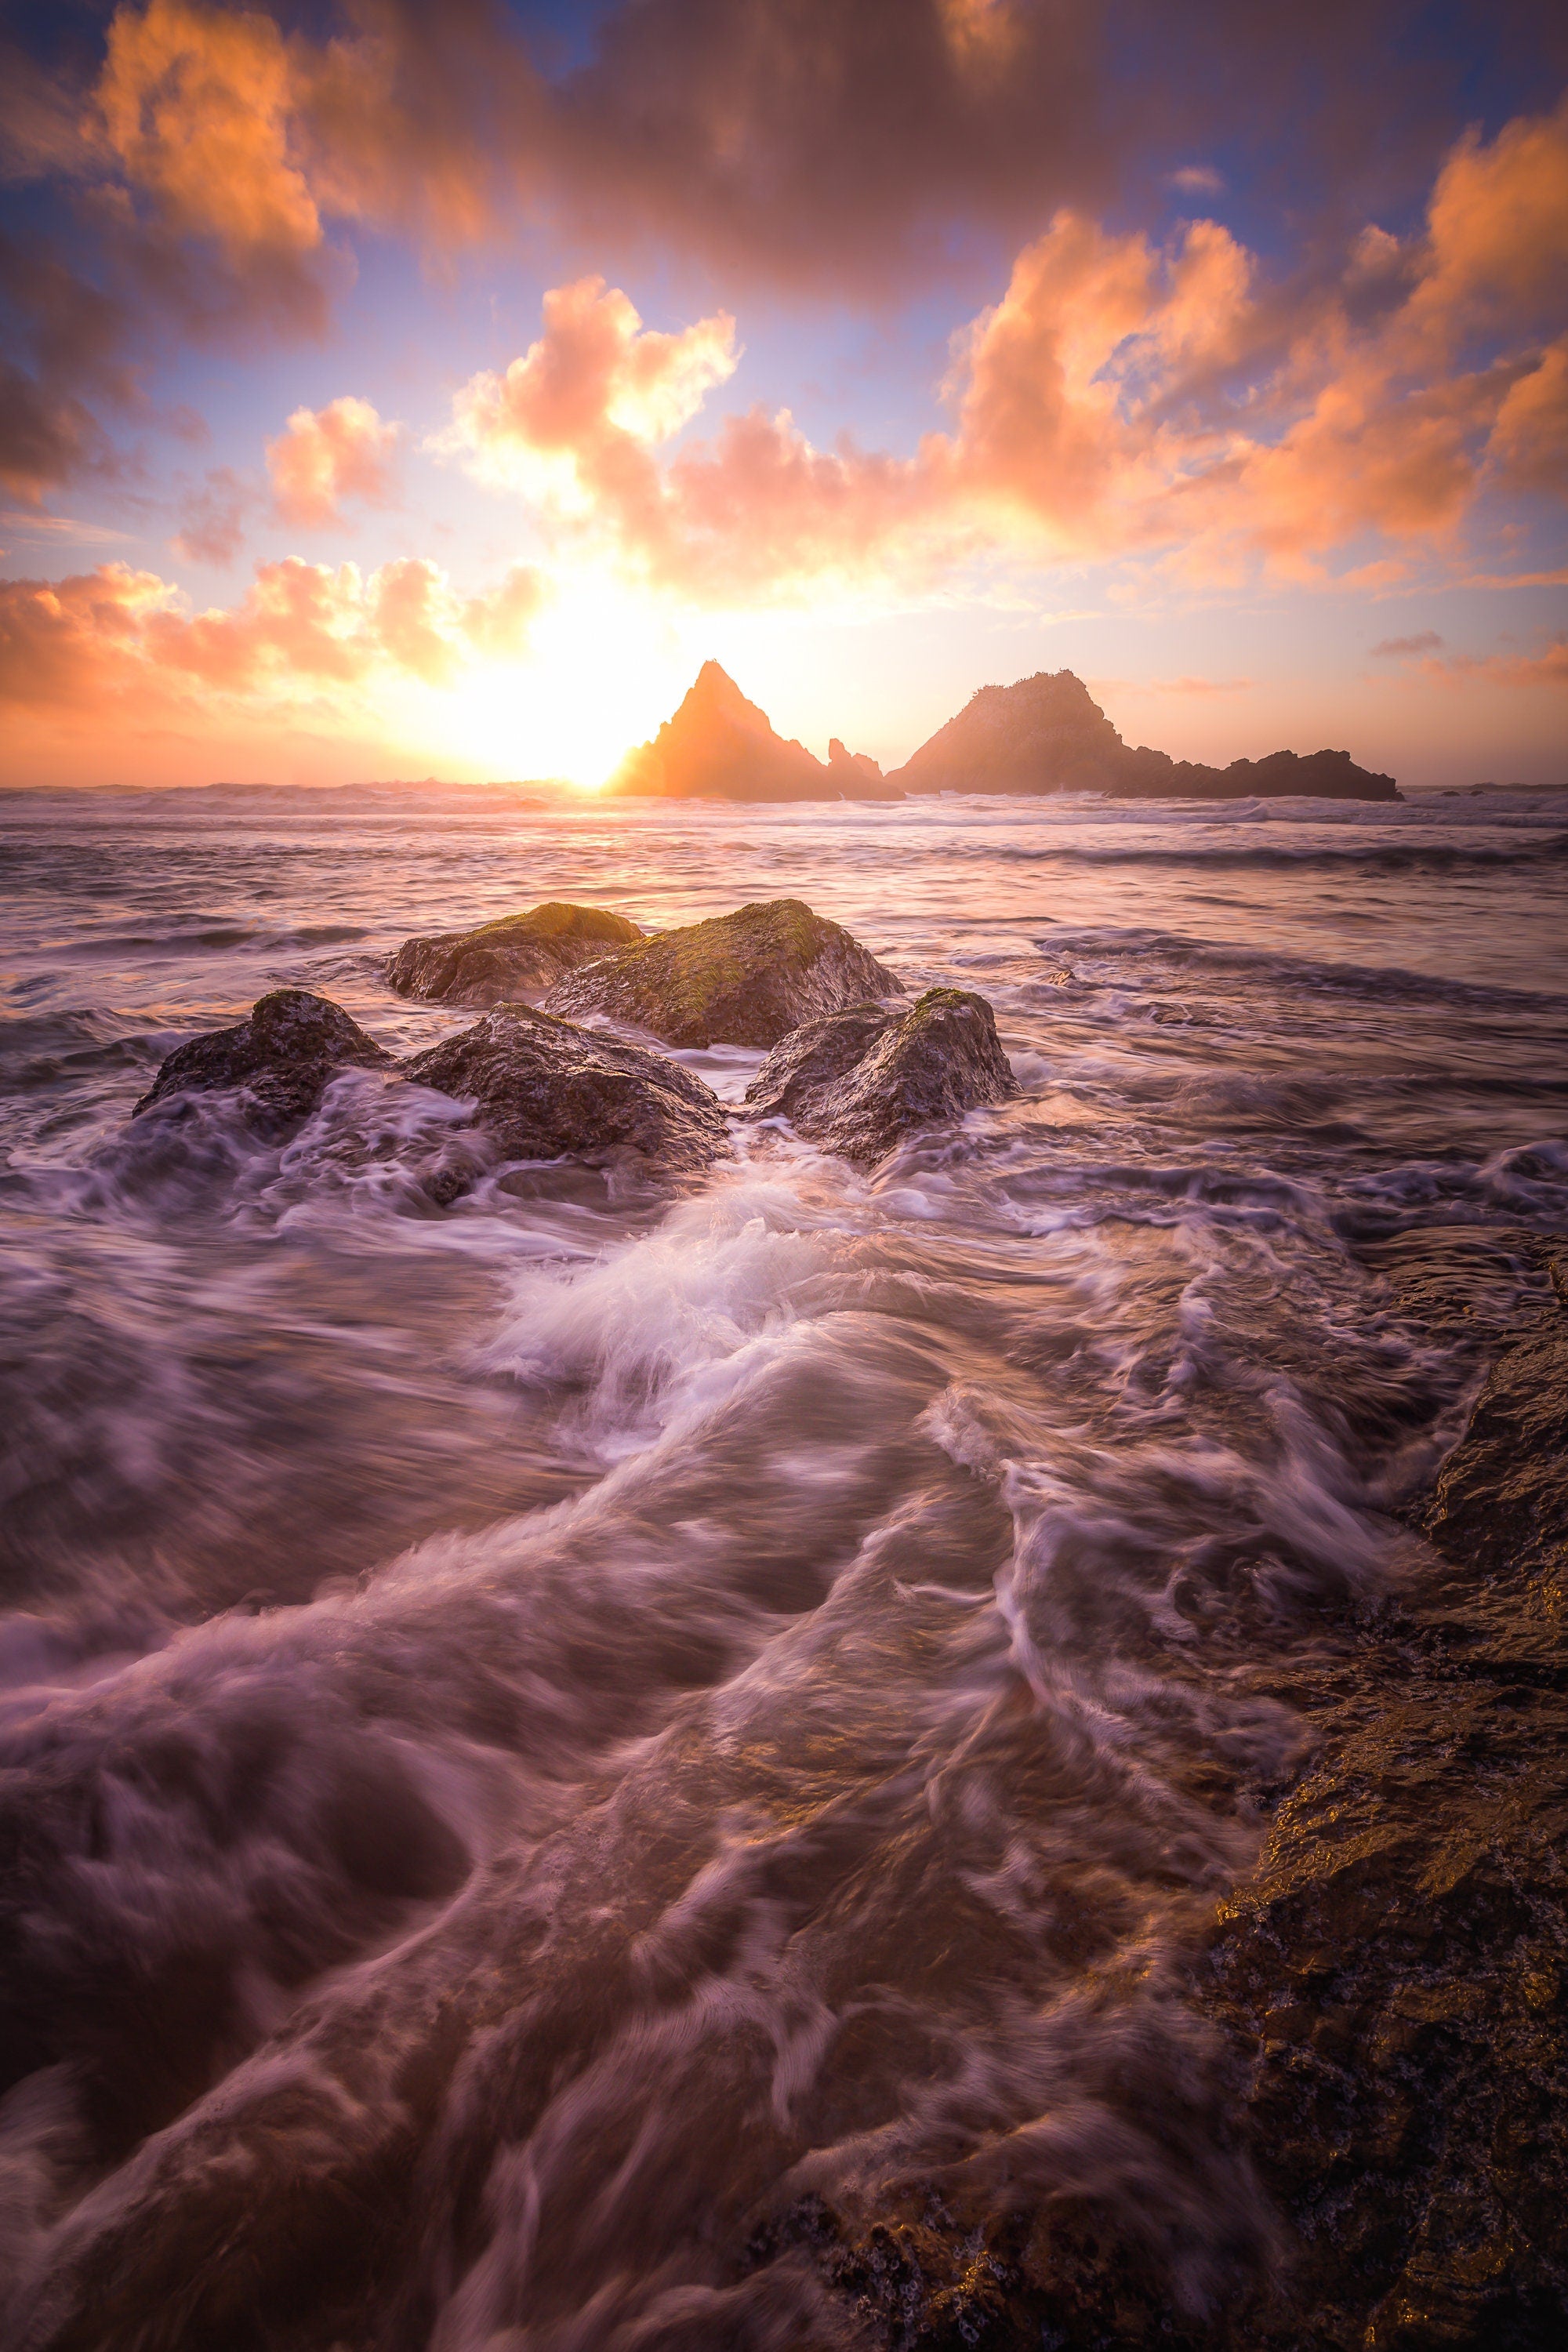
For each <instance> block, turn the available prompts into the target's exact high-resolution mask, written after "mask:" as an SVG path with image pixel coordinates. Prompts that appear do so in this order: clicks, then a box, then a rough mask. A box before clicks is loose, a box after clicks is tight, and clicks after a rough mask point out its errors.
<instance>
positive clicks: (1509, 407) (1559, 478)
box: [1487, 336, 1568, 497]
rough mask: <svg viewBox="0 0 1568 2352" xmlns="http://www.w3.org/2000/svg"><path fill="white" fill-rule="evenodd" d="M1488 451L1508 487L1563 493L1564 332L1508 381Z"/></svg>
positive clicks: (1566, 456)
mask: <svg viewBox="0 0 1568 2352" xmlns="http://www.w3.org/2000/svg"><path fill="white" fill-rule="evenodd" d="M1487 457H1488V458H1489V460H1490V462H1491V463H1492V465H1493V466H1494V467H1496V469H1497V472H1498V475H1499V477H1500V479H1501V481H1502V482H1503V484H1504V485H1505V486H1506V488H1509V489H1514V490H1526V491H1529V490H1547V491H1554V492H1555V493H1556V494H1557V495H1558V496H1559V497H1563V495H1565V494H1568V336H1564V337H1563V340H1562V341H1560V342H1555V343H1552V344H1550V345H1549V346H1548V347H1547V349H1546V350H1545V351H1544V352H1542V356H1541V360H1540V363H1539V364H1538V365H1537V366H1535V367H1532V368H1531V369H1529V370H1528V371H1527V372H1526V373H1524V374H1522V375H1520V376H1516V377H1515V379H1514V381H1513V383H1511V384H1510V386H1509V388H1508V392H1507V394H1506V395H1505V397H1504V399H1503V403H1502V405H1501V407H1500V409H1499V410H1498V413H1497V421H1496V423H1495V424H1494V425H1493V426H1492V429H1491V436H1490V438H1489V441H1488V443H1487Z"/></svg>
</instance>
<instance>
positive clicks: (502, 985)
mask: <svg viewBox="0 0 1568 2352" xmlns="http://www.w3.org/2000/svg"><path fill="white" fill-rule="evenodd" d="M641 937H642V932H641V931H640V929H638V927H637V924H636V923H634V922H632V921H631V920H630V919H629V918H628V917H627V916H626V915H613V914H611V913H610V911H609V909H608V908H605V907H576V906H573V905H571V904H570V903H569V902H567V901H566V900H564V899H560V898H552V899H549V900H547V901H546V903H545V904H544V905H543V906H542V907H531V908H529V909H528V911H527V913H526V914H522V915H502V916H500V917H499V918H498V919H497V920H496V921H495V922H493V923H479V924H478V925H477V926H476V927H475V929H472V930H471V931H440V932H437V934H435V935H434V936H433V937H432V938H430V939H416V940H404V942H403V945H402V946H401V947H400V948H399V949H398V950H397V952H396V954H395V956H393V958H392V959H391V961H390V962H389V963H388V965H387V970H386V976H387V978H388V980H389V981H390V982H391V983H392V985H393V987H394V988H395V989H396V991H397V992H398V994H399V995H400V996H417V997H421V998H423V999H425V1000H426V1002H427V1003H436V1004H479V1005H488V1004H501V1003H505V1002H506V1000H507V999H508V998H509V997H513V996H517V995H519V994H521V993H523V992H527V991H528V990H531V989H544V988H548V987H550V985H551V984H552V982H554V981H557V980H559V979H560V978H561V976H562V974H563V972H567V971H572V970H574V967H575V966H576V965H578V964H580V963H586V962H588V961H591V960H592V959H593V958H594V957H595V956H602V955H604V954H605V953H606V952H607V951H608V950H612V949H615V948H620V947H626V946H627V945H629V944H630V943H631V942H632V941H633V940H640V939H641Z"/></svg>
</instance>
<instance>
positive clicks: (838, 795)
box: [608, 661, 902, 801]
mask: <svg viewBox="0 0 1568 2352" xmlns="http://www.w3.org/2000/svg"><path fill="white" fill-rule="evenodd" d="M608 789H609V791H611V792H612V793H636V794H637V795H639V796H642V797H655V798H658V799H660V800H691V799H703V800H727V801H837V800H857V801H860V800H895V801H896V800H900V799H901V798H902V794H901V793H900V792H899V791H898V789H897V787H896V786H893V787H890V786H889V785H888V784H887V783H886V782H884V781H883V777H882V772H881V770H880V769H879V767H878V765H877V762H876V761H875V760H868V759H867V758H866V757H865V755H864V754H863V753H859V754H856V753H850V752H847V751H845V749H844V746H843V745H842V743H840V744H838V746H837V756H835V755H834V754H833V753H831V752H830V753H829V757H828V763H827V765H826V767H825V766H824V765H823V763H822V761H820V760H818V759H816V758H814V757H813V755H812V753H811V752H809V751H807V750H806V748H805V744H804V743H797V742H795V740H794V739H793V738H791V737H785V736H783V735H779V734H777V733H775V731H774V730H773V726H772V725H771V723H770V721H769V719H768V715H767V713H766V711H765V710H760V709H758V707H757V705H756V704H755V703H754V702H748V701H747V699H746V697H745V696H744V695H743V694H742V692H741V689H740V688H739V687H738V686H737V685H736V684H735V681H734V679H733V678H732V677H730V676H729V675H728V674H727V673H726V672H725V671H724V670H722V669H721V668H720V667H719V664H718V663H717V662H716V661H707V662H704V663H703V665H702V667H701V668H700V670H699V672H698V673H697V677H696V681H695V683H694V684H693V685H692V686H691V687H690V688H689V690H688V692H687V694H686V696H685V698H684V699H683V700H682V702H681V704H680V707H679V709H678V710H677V711H676V712H675V714H674V716H673V717H672V718H669V719H666V720H665V722H664V724H663V726H662V727H661V728H660V729H659V730H658V734H657V735H656V736H655V737H654V738H653V740H652V741H651V742H648V743H639V744H638V745H637V749H636V750H635V751H628V752H627V754H626V758H625V760H624V761H622V762H621V765H620V767H619V768H618V769H617V770H616V773H615V775H614V776H612V777H611V779H610V782H609V786H608Z"/></svg>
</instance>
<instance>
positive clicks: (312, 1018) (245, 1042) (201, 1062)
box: [132, 988, 394, 1139]
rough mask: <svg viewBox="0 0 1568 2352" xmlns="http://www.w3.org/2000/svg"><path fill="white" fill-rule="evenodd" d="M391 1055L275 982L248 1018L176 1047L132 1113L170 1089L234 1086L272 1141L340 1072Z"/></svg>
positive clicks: (329, 1010)
mask: <svg viewBox="0 0 1568 2352" xmlns="http://www.w3.org/2000/svg"><path fill="white" fill-rule="evenodd" d="M393 1067H394V1062H393V1057H392V1055H390V1054H389V1053H387V1052H386V1051H385V1049H384V1047H383V1046H380V1045H377V1044H376V1043H375V1041H374V1038H372V1037H367V1036H366V1035H365V1033H364V1031H363V1029H362V1028H361V1027H360V1025H359V1024H358V1022H357V1021H353V1020H351V1018H350V1017H349V1015H348V1014H347V1013H345V1012H343V1011H342V1007H341V1006H339V1005H336V1004H331V1003H328V1001H327V999H326V998H325V997H324V996H313V995H311V994H310V991H309V990H308V989H303V988H278V989H274V990H273V992H272V993H271V994H270V995H269V996H263V997H260V998H258V1001H257V1003H255V1004H254V1005H253V1006H252V1007H251V1010H250V1013H249V1015H248V1017H247V1019H246V1020H244V1021H240V1022H237V1024H235V1026H234V1027H233V1028H232V1029H216V1030H214V1031H212V1032H211V1033H210V1034H208V1035H206V1036H205V1037H193V1038H192V1039H191V1040H190V1042H189V1043H188V1044H187V1045H176V1046H175V1048H174V1052H173V1053H172V1054H170V1055H167V1057H166V1058H165V1059H164V1061H163V1064H162V1066H161V1067H160V1068H159V1071H158V1075H157V1076H156V1077H155V1078H154V1079H153V1084H152V1086H151V1087H150V1088H149V1089H148V1091H147V1093H146V1094H144V1095H143V1096H142V1099H141V1101H140V1102H139V1103H138V1104H137V1106H136V1108H135V1110H134V1111H133V1112H132V1118H139V1117H140V1116H141V1114H142V1112H143V1111H144V1110H148V1109H150V1108H152V1106H153V1104H154V1103H157V1102H163V1100H164V1099H165V1098H166V1097H169V1096H171V1095H178V1094H211V1093H215V1092H217V1091H220V1090H223V1089H226V1088H236V1089H238V1090H240V1092H241V1098H242V1107H243V1108H244V1110H245V1114H246V1117H247V1122H248V1124H249V1125H250V1126H251V1127H252V1128H254V1129H255V1130H256V1132H257V1133H258V1135H262V1136H266V1137H267V1138H268V1139H276V1138H279V1137H281V1136H284V1135H286V1134H287V1133H288V1132H289V1129H291V1128H295V1127H298V1126H300V1124H301V1123H302V1122H303V1121H304V1120H305V1119H307V1118H309V1117H310V1113H311V1112H312V1111H313V1110H314V1109H315V1108H316V1105H317V1104H318V1103H319V1102H320V1101H321V1097H322V1095H323V1094H324V1093H325V1092H326V1089H327V1087H328V1085H329V1084H330V1082H331V1080H332V1079H333V1078H335V1077H336V1076H337V1075H338V1073H339V1071H340V1070H345V1069H364V1070H388V1069H391V1068H393Z"/></svg>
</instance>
